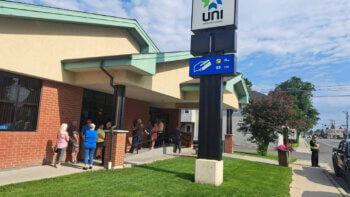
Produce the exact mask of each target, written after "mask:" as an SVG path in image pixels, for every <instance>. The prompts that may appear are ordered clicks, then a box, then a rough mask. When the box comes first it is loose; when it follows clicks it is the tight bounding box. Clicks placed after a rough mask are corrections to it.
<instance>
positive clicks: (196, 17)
mask: <svg viewBox="0 0 350 197" xmlns="http://www.w3.org/2000/svg"><path fill="white" fill-rule="evenodd" d="M237 1H238V0H220V1H219V0H218V1H209V0H208V1H203V0H193V10H192V31H193V33H194V35H192V38H191V54H192V55H194V56H202V57H198V58H193V59H191V62H190V76H191V77H200V98H199V136H198V139H199V141H198V159H197V160H196V168H195V182H196V183H200V184H209V185H215V186H218V185H221V184H222V182H223V174H224V164H223V161H222V152H223V151H222V149H223V147H222V116H223V111H222V105H223V103H222V102H223V83H224V82H223V76H234V75H235V74H236V57H235V55H233V54H232V53H236V52H237V48H236V47H237V39H236V38H237V36H236V28H237V7H238V6H237ZM225 53H226V54H228V55H224V54H225Z"/></svg>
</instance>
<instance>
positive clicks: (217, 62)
mask: <svg viewBox="0 0 350 197" xmlns="http://www.w3.org/2000/svg"><path fill="white" fill-rule="evenodd" d="M235 73H236V57H235V55H233V54H230V55H222V56H214V57H200V58H192V59H191V61H190V76H191V77H195V76H201V75H217V74H227V75H234V74H235Z"/></svg>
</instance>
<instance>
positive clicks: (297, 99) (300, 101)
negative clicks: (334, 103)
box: [276, 77, 319, 132]
mask: <svg viewBox="0 0 350 197" xmlns="http://www.w3.org/2000/svg"><path fill="white" fill-rule="evenodd" d="M276 90H281V91H284V92H286V93H287V94H288V95H289V96H290V97H291V98H292V99H293V101H294V109H295V111H296V113H295V117H294V118H295V119H296V120H298V121H299V123H301V124H297V125H295V127H294V128H295V129H297V130H298V132H301V131H307V130H309V129H311V128H313V127H314V126H315V125H316V124H317V121H318V120H319V117H318V116H319V113H318V111H317V110H316V109H315V108H314V106H313V103H312V97H313V94H312V92H313V91H315V90H316V89H315V86H314V85H313V84H312V83H309V82H304V81H302V80H301V79H300V78H298V77H292V78H291V79H289V80H288V81H285V82H283V83H281V84H279V85H278V86H277V87H276Z"/></svg>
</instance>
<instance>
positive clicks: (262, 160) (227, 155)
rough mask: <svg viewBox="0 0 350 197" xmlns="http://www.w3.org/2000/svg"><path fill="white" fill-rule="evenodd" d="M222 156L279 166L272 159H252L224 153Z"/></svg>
mask: <svg viewBox="0 0 350 197" xmlns="http://www.w3.org/2000/svg"><path fill="white" fill-rule="evenodd" d="M222 156H224V157H230V158H235V159H243V160H247V161H254V162H260V163H267V164H272V165H278V161H275V160H271V159H264V158H259V157H251V156H246V155H236V154H228V153H224V154H223V155H222Z"/></svg>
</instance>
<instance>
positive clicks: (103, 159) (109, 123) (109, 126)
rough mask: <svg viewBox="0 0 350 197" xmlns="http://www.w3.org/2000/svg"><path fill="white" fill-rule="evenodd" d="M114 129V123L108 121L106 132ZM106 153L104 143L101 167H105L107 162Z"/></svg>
mask: <svg viewBox="0 0 350 197" xmlns="http://www.w3.org/2000/svg"><path fill="white" fill-rule="evenodd" d="M111 128H112V122H111V121H108V122H107V123H106V130H111ZM105 151H106V144H105V143H103V148H102V157H101V160H102V162H101V165H102V166H103V165H104V162H105Z"/></svg>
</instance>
